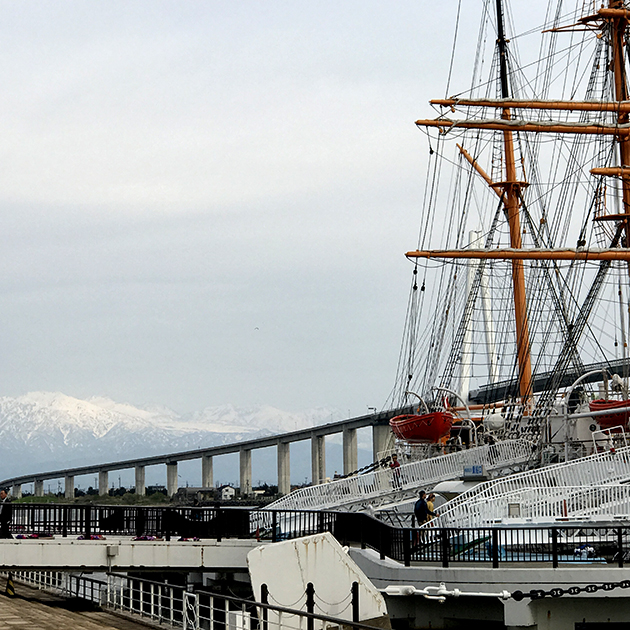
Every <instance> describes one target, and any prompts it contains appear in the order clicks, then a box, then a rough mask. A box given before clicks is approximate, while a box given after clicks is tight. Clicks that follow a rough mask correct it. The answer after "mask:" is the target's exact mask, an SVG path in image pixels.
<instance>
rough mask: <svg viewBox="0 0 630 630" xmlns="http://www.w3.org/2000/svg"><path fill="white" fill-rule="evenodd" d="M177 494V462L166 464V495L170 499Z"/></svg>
mask: <svg viewBox="0 0 630 630" xmlns="http://www.w3.org/2000/svg"><path fill="white" fill-rule="evenodd" d="M176 492H177V462H170V463H168V464H166V494H167V496H169V497H172V496H173V495H174V494H175V493H176Z"/></svg>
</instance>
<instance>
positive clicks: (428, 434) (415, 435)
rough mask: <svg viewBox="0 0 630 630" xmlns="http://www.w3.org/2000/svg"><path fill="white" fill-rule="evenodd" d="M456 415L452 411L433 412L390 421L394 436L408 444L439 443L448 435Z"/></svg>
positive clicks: (405, 416) (397, 417)
mask: <svg viewBox="0 0 630 630" xmlns="http://www.w3.org/2000/svg"><path fill="white" fill-rule="evenodd" d="M454 417H455V416H454V415H453V414H452V413H451V412H450V411H433V412H430V413H424V414H422V415H417V414H405V415H402V416H396V417H395V418H392V419H391V420H390V421H389V426H390V427H391V429H392V431H393V432H394V435H395V436H396V437H397V438H399V439H401V440H405V441H407V442H438V441H439V440H440V438H442V437H444V436H445V435H448V434H449V433H450V430H451V426H453V419H454Z"/></svg>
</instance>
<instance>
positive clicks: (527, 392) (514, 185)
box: [496, 0, 532, 404]
mask: <svg viewBox="0 0 630 630" xmlns="http://www.w3.org/2000/svg"><path fill="white" fill-rule="evenodd" d="M496 7H497V31H498V32H497V35H498V38H497V46H498V49H499V73H500V80H501V98H503V99H508V98H510V90H509V84H508V70H507V42H506V40H505V32H504V28H503V6H502V0H496ZM501 118H502V119H503V120H510V119H511V114H510V108H509V107H504V108H503V112H502V114H501ZM503 146H504V151H505V181H504V182H500V186H501V188H503V195H502V196H503V199H504V203H505V214H506V215H507V221H508V225H509V227H510V246H511V247H512V248H513V249H521V247H522V239H521V217H520V192H521V185H522V184H521V182H519V181H518V180H517V179H516V160H515V157H514V139H513V137H512V131H510V130H506V131H504V132H503ZM512 285H513V288H514V317H515V320H516V348H517V358H518V370H519V393H520V395H521V401H522V403H523V404H525V403H526V402H527V401H528V400H529V398H530V397H531V382H532V365H531V354H530V346H529V324H528V321H527V292H526V289H525V271H524V267H523V261H522V260H512Z"/></svg>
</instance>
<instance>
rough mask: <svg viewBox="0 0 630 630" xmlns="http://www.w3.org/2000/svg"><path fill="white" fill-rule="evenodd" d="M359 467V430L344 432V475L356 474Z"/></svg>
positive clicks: (346, 430) (345, 430)
mask: <svg viewBox="0 0 630 630" xmlns="http://www.w3.org/2000/svg"><path fill="white" fill-rule="evenodd" d="M358 467H359V456H358V451H357V430H356V429H344V430H343V474H344V475H347V474H349V473H351V472H354V471H355V470H356V469H357V468H358Z"/></svg>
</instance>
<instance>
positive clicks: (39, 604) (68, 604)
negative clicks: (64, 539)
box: [0, 579, 147, 630]
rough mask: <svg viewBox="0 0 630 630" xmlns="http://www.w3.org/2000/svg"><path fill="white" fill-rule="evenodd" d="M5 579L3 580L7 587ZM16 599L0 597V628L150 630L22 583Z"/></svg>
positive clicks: (88, 603)
mask: <svg viewBox="0 0 630 630" xmlns="http://www.w3.org/2000/svg"><path fill="white" fill-rule="evenodd" d="M4 582H5V580H4V579H3V580H2V583H1V585H2V587H4ZM15 590H16V596H15V597H7V596H6V595H4V594H2V595H0V628H6V629H7V630H8V629H11V628H16V629H19V628H25V629H26V628H28V630H60V628H69V629H70V628H71V629H72V630H147V625H145V624H142V623H136V622H135V621H132V620H129V619H125V618H123V617H118V616H116V615H112V614H111V613H108V612H106V611H103V610H101V609H99V608H97V607H95V606H94V605H93V604H91V603H90V602H86V601H82V600H67V599H64V598H62V597H57V596H55V595H52V594H51V593H47V592H45V591H40V590H37V589H34V588H31V587H29V586H25V585H24V584H22V583H20V582H16V583H15Z"/></svg>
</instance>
